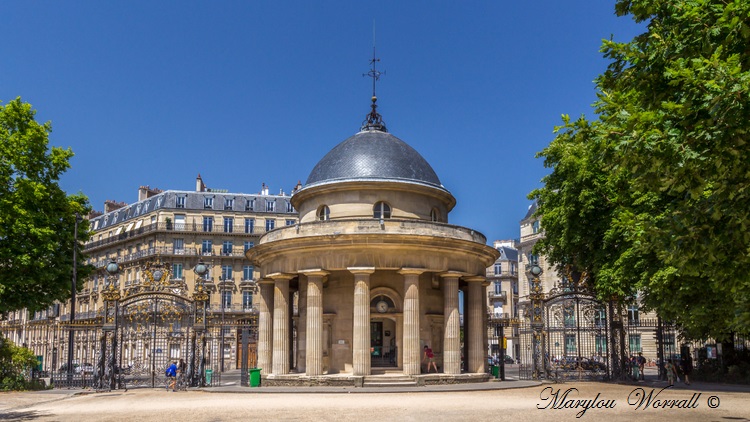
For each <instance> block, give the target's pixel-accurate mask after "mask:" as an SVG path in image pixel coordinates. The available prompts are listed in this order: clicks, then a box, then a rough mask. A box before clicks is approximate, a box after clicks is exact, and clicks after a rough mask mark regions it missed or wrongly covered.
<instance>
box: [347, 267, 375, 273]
mask: <svg viewBox="0 0 750 422" xmlns="http://www.w3.org/2000/svg"><path fill="white" fill-rule="evenodd" d="M346 269H347V270H348V271H349V272H350V273H352V274H372V273H374V272H375V267H346Z"/></svg>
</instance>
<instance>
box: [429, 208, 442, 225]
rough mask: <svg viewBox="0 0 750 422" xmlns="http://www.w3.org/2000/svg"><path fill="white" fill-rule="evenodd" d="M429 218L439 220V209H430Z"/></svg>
mask: <svg viewBox="0 0 750 422" xmlns="http://www.w3.org/2000/svg"><path fill="white" fill-rule="evenodd" d="M430 220H431V221H435V222H439V221H440V211H438V209H437V208H433V209H432V211H430Z"/></svg>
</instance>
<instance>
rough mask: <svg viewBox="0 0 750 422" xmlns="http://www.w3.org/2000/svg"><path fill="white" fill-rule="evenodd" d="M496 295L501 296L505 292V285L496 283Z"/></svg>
mask: <svg viewBox="0 0 750 422" xmlns="http://www.w3.org/2000/svg"><path fill="white" fill-rule="evenodd" d="M494 284H495V294H497V295H499V294H500V293H501V292H502V291H503V283H502V282H500V281H496V282H495V283H494Z"/></svg>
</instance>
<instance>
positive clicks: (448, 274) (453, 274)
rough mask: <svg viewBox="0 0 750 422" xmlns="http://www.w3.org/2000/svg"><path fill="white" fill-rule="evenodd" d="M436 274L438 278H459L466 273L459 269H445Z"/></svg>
mask: <svg viewBox="0 0 750 422" xmlns="http://www.w3.org/2000/svg"><path fill="white" fill-rule="evenodd" d="M438 275H439V276H440V278H461V277H463V276H465V275H467V274H466V273H462V272H461V271H446V272H444V273H440V274H438Z"/></svg>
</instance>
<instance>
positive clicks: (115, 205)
mask: <svg viewBox="0 0 750 422" xmlns="http://www.w3.org/2000/svg"><path fill="white" fill-rule="evenodd" d="M127 205H128V204H127V203H125V202H117V201H113V200H111V199H108V200H106V201H104V213H105V214H106V213H108V212H112V211H114V210H119V209H120V208H123V207H126V206H127Z"/></svg>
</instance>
